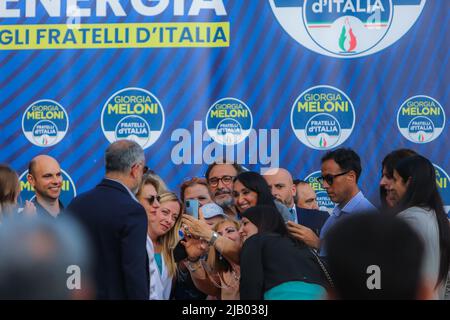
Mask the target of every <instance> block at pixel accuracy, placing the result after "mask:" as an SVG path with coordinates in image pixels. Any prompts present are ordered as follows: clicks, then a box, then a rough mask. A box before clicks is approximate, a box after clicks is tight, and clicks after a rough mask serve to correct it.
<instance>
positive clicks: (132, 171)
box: [130, 164, 139, 178]
mask: <svg viewBox="0 0 450 320" xmlns="http://www.w3.org/2000/svg"><path fill="white" fill-rule="evenodd" d="M137 170H139V165H138V164H134V165H132V166H131V169H130V175H131V176H132V177H133V178H136V177H137Z"/></svg>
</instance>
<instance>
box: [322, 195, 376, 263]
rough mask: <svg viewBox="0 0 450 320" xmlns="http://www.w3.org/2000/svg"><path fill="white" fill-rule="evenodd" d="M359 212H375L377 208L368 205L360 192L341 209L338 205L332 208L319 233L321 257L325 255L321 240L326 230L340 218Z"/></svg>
mask: <svg viewBox="0 0 450 320" xmlns="http://www.w3.org/2000/svg"><path fill="white" fill-rule="evenodd" d="M361 212H363V213H366V212H377V208H375V206H374V205H373V204H372V203H370V201H369V200H367V198H366V197H364V195H363V193H362V192H361V191H359V192H358V193H357V194H356V195H355V196H354V197H353V198H352V199H350V201H349V202H347V204H346V205H345V206H344V207H343V208H341V207H340V206H339V205H337V206H336V207H334V209H333V212H332V213H331V215H330V217H329V218H328V219H327V221H325V223H324V225H323V227H322V230H321V231H320V240H321V242H322V244H321V250H320V255H321V256H325V255H326V252H325V249H324V246H323V239H324V238H325V236H326V234H327V232H328V230H330V229H331V227H332V226H334V225H335V223H336V222H338V221H339V220H340V219H341V218H343V217H346V216H349V215H351V214H355V213H361Z"/></svg>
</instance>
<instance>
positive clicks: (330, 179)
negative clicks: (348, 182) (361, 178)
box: [317, 170, 350, 186]
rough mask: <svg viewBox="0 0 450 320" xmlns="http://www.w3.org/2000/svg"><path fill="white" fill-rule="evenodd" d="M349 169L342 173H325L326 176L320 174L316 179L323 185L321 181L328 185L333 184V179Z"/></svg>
mask: <svg viewBox="0 0 450 320" xmlns="http://www.w3.org/2000/svg"><path fill="white" fill-rule="evenodd" d="M349 172H350V170H348V171H345V172H342V173H338V174H327V175H326V176H320V177H318V178H317V181H318V182H319V183H320V184H322V185H323V182H324V181H326V182H327V183H328V184H329V185H330V186H331V185H332V184H333V182H334V179H335V178H336V177H340V176H343V175H344V174H347V173H349Z"/></svg>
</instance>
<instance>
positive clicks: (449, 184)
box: [433, 164, 450, 219]
mask: <svg viewBox="0 0 450 320" xmlns="http://www.w3.org/2000/svg"><path fill="white" fill-rule="evenodd" d="M433 165H434V168H435V169H436V184H437V186H438V190H439V192H440V193H441V197H442V201H443V202H444V210H445V212H446V213H447V217H448V218H449V219H450V178H449V176H448V174H447V172H445V171H444V170H443V169H442V168H441V167H439V166H438V165H435V164H433Z"/></svg>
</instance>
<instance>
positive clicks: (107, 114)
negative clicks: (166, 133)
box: [101, 88, 164, 149]
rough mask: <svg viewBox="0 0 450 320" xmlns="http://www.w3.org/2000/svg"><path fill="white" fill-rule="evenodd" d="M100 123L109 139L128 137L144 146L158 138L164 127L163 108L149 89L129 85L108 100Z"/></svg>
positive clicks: (110, 140) (148, 145)
mask: <svg viewBox="0 0 450 320" xmlns="http://www.w3.org/2000/svg"><path fill="white" fill-rule="evenodd" d="M101 124H102V130H103V133H104V134H105V136H106V138H107V139H108V141H109V142H111V143H112V142H114V141H117V140H122V139H129V140H133V141H135V142H137V143H138V144H139V145H140V146H141V147H142V148H144V149H145V148H148V147H150V146H151V145H152V144H153V143H155V142H156V140H158V138H159V136H160V135H161V133H162V131H163V129H164V109H163V107H162V105H161V103H160V102H159V100H158V99H157V98H156V97H155V96H154V95H153V94H152V93H150V92H148V91H147V90H144V89H141V88H126V89H122V90H120V91H118V92H116V93H114V94H113V95H112V96H111V97H110V98H109V99H108V101H107V102H106V103H105V105H104V107H103V111H102V116H101Z"/></svg>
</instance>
